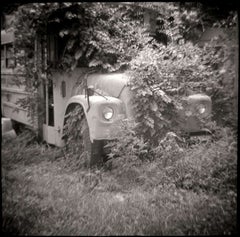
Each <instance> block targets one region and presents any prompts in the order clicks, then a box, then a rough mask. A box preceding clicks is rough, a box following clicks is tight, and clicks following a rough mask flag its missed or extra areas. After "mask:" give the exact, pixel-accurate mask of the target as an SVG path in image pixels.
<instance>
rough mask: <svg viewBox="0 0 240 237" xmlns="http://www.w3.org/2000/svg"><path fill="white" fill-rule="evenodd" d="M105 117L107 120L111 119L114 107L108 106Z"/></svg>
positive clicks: (104, 113) (104, 111)
mask: <svg viewBox="0 0 240 237" xmlns="http://www.w3.org/2000/svg"><path fill="white" fill-rule="evenodd" d="M102 113H103V117H104V118H105V119H106V120H110V119H111V118H112V117H113V109H112V108H111V107H109V106H106V107H105V108H104V109H103V111H102Z"/></svg>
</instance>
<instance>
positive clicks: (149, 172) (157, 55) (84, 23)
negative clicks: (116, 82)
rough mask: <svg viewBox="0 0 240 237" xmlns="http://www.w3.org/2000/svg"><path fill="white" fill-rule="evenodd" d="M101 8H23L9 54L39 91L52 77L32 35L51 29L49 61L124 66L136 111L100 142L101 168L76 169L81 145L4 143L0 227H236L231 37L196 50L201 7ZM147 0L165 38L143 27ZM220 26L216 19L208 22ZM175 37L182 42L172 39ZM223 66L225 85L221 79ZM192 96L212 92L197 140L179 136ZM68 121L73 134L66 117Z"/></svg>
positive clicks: (158, 230) (28, 230)
mask: <svg viewBox="0 0 240 237" xmlns="http://www.w3.org/2000/svg"><path fill="white" fill-rule="evenodd" d="M105 4H106V3H94V4H93V3H47V4H45V3H34V4H28V5H24V6H22V7H20V10H19V17H18V20H17V23H16V24H17V25H19V26H20V25H21V27H17V29H18V30H17V31H16V34H17V35H18V36H17V41H16V45H15V46H16V48H17V49H19V50H20V49H22V48H23V49H24V51H25V52H24V54H22V52H21V51H20V52H19V53H20V54H19V55H17V62H18V63H19V65H22V64H25V63H26V62H28V64H27V65H28V66H27V67H26V68H25V69H24V70H25V73H26V74H27V76H26V82H27V83H28V89H30V90H32V91H36V88H37V87H38V85H39V84H40V82H41V81H42V80H46V79H47V78H48V77H49V76H50V75H51V70H50V69H51V65H50V64H47V63H46V62H45V63H43V62H42V61H40V63H41V64H40V65H36V64H35V59H34V57H33V55H34V45H33V44H32V43H33V42H34V38H35V37H36V35H38V37H40V35H42V36H43V37H42V42H43V44H44V42H45V40H46V38H44V37H45V36H44V35H46V33H47V32H48V31H49V30H51V29H53V28H55V29H56V31H57V32H56V33H58V34H59V35H60V36H61V37H62V39H63V41H65V49H64V50H63V52H62V58H61V60H60V61H59V62H58V64H57V67H58V69H61V70H66V69H67V70H74V68H75V67H77V66H83V65H84V66H88V67H89V68H94V69H96V70H102V71H117V70H127V73H128V75H129V77H130V78H131V85H130V86H131V90H132V91H133V92H134V93H133V100H132V106H133V108H134V111H135V114H136V115H135V116H136V117H135V120H134V121H129V120H127V121H123V124H122V126H123V128H124V129H123V130H122V133H121V134H119V137H118V140H117V141H113V142H111V143H109V144H108V145H107V148H108V149H109V154H108V158H110V160H108V161H107V162H106V164H105V165H104V166H103V167H102V169H100V170H91V171H90V170H87V169H86V168H84V167H83V166H82V163H81V161H80V160H79V155H80V154H81V151H80V150H79V149H80V147H79V146H78V144H76V146H75V147H73V148H78V149H77V150H76V151H75V153H74V152H72V153H68V154H67V153H66V151H65V150H61V149H60V148H53V147H49V146H47V145H44V144H39V143H37V142H36V141H35V140H34V135H30V134H29V133H23V134H22V135H20V136H19V137H17V138H16V139H15V140H13V141H11V143H9V142H8V141H3V143H2V148H3V150H2V157H3V158H2V185H3V226H2V227H3V230H4V231H5V232H10V233H13V234H42V235H64V234H65V235H118V234H119V235H120V234H121V235H175V234H176V235H180V234H181V235H202V234H214V235H217V234H236V232H237V224H236V196H237V190H236V182H237V170H236V167H237V144H236V140H237V135H236V127H237V125H236V124H237V123H236V114H234V109H233V94H232V92H233V83H232V81H234V78H235V77H236V74H235V65H234V63H233V62H230V63H228V64H226V62H227V61H228V60H229V59H230V61H231V57H232V55H233V54H232V53H233V52H234V50H235V48H234V47H235V46H234V45H235V43H236V42H235V41H234V40H233V41H231V40H229V39H221V38H220V39H213V40H212V42H210V43H209V44H207V45H205V46H204V47H203V48H200V47H198V46H197V45H196V44H194V40H195V38H194V37H197V36H196V34H194V32H193V31H191V28H192V27H193V26H196V27H197V26H199V24H200V25H203V27H205V26H207V24H205V23H204V22H203V18H200V17H199V15H200V13H201V12H202V10H203V9H202V8H201V7H196V8H194V7H190V8H188V6H187V4H186V5H183V6H180V7H178V5H176V4H172V3H171V4H170V3H160V5H159V6H154V5H152V4H151V3H150V5H148V4H145V5H144V4H143V5H144V7H143V5H141V4H133V5H131V6H130V5H107V7H106V5H105ZM145 7H147V9H148V10H149V9H152V8H153V9H155V10H157V9H158V10H159V12H158V14H159V16H158V17H159V18H160V21H159V22H160V23H161V24H160V26H161V27H160V33H162V34H161V36H163V35H164V36H166V37H163V38H161V37H160V38H156V37H155V38H154V37H152V36H150V34H148V33H147V32H144V31H145V29H144V28H143V27H142V26H141V24H142V22H141V19H142V17H143V11H144V10H143V9H144V8H145ZM160 10H161V11H160ZM165 10H166V11H165ZM162 13H165V14H162ZM120 19H121V20H120ZM224 19H225V20H224V22H225V23H224V22H222V23H221V24H222V26H223V25H224V24H225V26H226V27H232V26H233V25H234V24H235V21H236V19H235V15H234V13H231V14H230V15H229V17H225V18H224ZM221 20H222V19H221ZM217 23H219V22H218V20H217V19H216V18H214V17H213V19H211V24H217ZM230 23H231V24H230ZM219 24H220V23H219ZM66 26H67V28H66ZM69 26H71V27H69ZM192 34H193V35H194V36H193V35H192ZM170 39H171V40H170ZM182 39H184V40H186V42H183V44H180V41H181V40H182ZM219 43H221V44H219ZM45 57H46V55H45ZM84 63H85V64H84ZM48 66H49V67H48ZM32 68H34V70H32ZM226 73H227V74H228V75H229V78H231V79H232V80H231V81H230V82H229V83H223V80H224V78H225V77H224V74H226ZM193 92H194V93H196V92H204V93H206V94H208V95H209V96H211V98H212V100H213V116H212V120H213V121H216V123H215V122H214V123H211V124H209V126H212V127H214V129H215V134H214V136H212V137H211V138H209V140H208V141H207V142H205V143H204V142H201V141H199V140H198V139H195V140H194V139H190V140H189V138H186V137H182V136H181V133H180V128H179V119H180V118H179V117H178V116H177V114H178V113H177V110H179V109H180V110H181V106H182V104H181V98H183V97H184V96H187V95H190V94H192V93H193ZM22 104H23V105H24V104H25V106H28V107H29V108H31V110H33V109H34V108H35V107H34V106H35V105H36V101H35V100H34V99H33V98H31V99H30V100H29V98H28V101H22ZM77 119H78V118H77V117H76V121H77ZM76 121H75V122H76ZM72 128H73V129H75V131H77V130H76V126H75V124H74V125H73V126H72ZM68 132H69V131H68ZM69 134H71V135H73V133H71V131H70V132H69ZM74 134H77V133H74ZM76 154H77V155H76Z"/></svg>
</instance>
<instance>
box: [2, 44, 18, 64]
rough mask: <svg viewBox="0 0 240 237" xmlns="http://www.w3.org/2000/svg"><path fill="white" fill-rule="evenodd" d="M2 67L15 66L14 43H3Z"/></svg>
mask: <svg viewBox="0 0 240 237" xmlns="http://www.w3.org/2000/svg"><path fill="white" fill-rule="evenodd" d="M1 67H2V68H14V67H15V59H14V54H13V45H12V43H10V44H4V45H1Z"/></svg>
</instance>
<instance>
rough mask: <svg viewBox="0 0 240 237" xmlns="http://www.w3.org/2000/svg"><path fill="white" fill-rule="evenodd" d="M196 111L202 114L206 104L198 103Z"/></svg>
mask: <svg viewBox="0 0 240 237" xmlns="http://www.w3.org/2000/svg"><path fill="white" fill-rule="evenodd" d="M197 111H198V113H199V114H204V113H205V111H206V106H204V105H203V104H200V105H199V106H198V107H197Z"/></svg>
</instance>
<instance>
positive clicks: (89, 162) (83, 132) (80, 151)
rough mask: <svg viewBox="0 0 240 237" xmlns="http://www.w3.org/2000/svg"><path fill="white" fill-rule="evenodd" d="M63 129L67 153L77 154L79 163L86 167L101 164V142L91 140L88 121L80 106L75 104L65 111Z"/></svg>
mask: <svg viewBox="0 0 240 237" xmlns="http://www.w3.org/2000/svg"><path fill="white" fill-rule="evenodd" d="M67 112H68V111H67ZM64 130H65V131H64V137H65V143H66V149H67V151H68V152H69V153H71V154H73V155H76V156H78V159H80V160H79V163H80V164H81V165H83V166H85V167H88V168H93V167H96V166H101V165H102V163H103V142H102V141H93V142H91V140H90V134H89V127H88V122H87V119H86V117H85V114H84V110H83V108H82V106H80V105H76V106H75V107H74V109H72V110H70V112H68V113H67V119H66V124H65V126H64Z"/></svg>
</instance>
